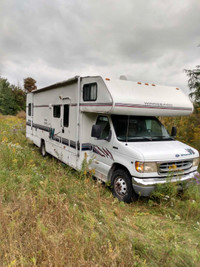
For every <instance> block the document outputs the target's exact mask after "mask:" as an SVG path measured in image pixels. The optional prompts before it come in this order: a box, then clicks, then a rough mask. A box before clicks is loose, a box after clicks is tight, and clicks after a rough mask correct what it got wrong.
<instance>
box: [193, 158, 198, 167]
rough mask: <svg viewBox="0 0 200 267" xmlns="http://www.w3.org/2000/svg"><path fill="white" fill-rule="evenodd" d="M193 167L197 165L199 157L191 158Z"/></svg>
mask: <svg viewBox="0 0 200 267" xmlns="http://www.w3.org/2000/svg"><path fill="white" fill-rule="evenodd" d="M192 165H193V167H198V166H199V158H195V159H193V164H192Z"/></svg>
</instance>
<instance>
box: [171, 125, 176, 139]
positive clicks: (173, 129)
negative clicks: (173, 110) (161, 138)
mask: <svg viewBox="0 0 200 267" xmlns="http://www.w3.org/2000/svg"><path fill="white" fill-rule="evenodd" d="M176 134H177V129H176V126H173V127H172V131H171V136H172V137H176Z"/></svg>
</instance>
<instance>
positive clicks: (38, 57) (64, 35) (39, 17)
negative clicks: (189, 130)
mask: <svg viewBox="0 0 200 267" xmlns="http://www.w3.org/2000/svg"><path fill="white" fill-rule="evenodd" d="M199 44H200V0H165V1H164V0H56V1H55V0H54V1H53V0H0V76H3V77H6V78H8V80H9V81H10V82H11V83H14V84H16V85H17V84H20V85H23V78H25V77H28V76H31V77H33V78H34V79H35V80H36V81H37V86H38V88H40V87H43V86H45V85H49V84H52V83H55V82H59V81H63V80H66V79H68V78H71V77H73V76H75V75H82V76H84V75H103V76H106V77H110V78H113V79H114V78H115V79H116V78H118V77H119V76H120V75H126V76H127V77H128V79H130V80H134V81H142V82H151V83H156V84H162V85H175V86H177V87H180V88H182V89H183V90H184V91H185V92H187V76H186V74H185V73H184V69H191V68H194V67H195V66H196V65H200V47H198V45H199Z"/></svg>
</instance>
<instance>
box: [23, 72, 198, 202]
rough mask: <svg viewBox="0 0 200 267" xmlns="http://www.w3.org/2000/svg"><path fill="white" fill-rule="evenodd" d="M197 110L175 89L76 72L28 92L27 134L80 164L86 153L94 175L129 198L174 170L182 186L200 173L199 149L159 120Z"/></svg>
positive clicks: (118, 194) (174, 177)
mask: <svg viewBox="0 0 200 267" xmlns="http://www.w3.org/2000/svg"><path fill="white" fill-rule="evenodd" d="M192 111H193V105H192V104H191V102H190V100H189V99H188V98H187V97H186V95H185V94H184V93H183V92H182V91H181V90H180V89H179V88H176V87H167V86H158V85H155V84H147V83H140V82H132V81H127V80H112V79H108V78H102V77H100V76H93V77H92V76H91V77H79V76H76V77H74V78H71V79H68V80H66V81H64V82H60V83H57V84H53V85H50V86H48V87H45V88H41V89H38V90H35V91H32V92H31V93H29V94H27V112H26V114H27V121H26V125H27V126H26V135H27V138H29V139H31V140H32V141H33V142H34V144H36V145H37V146H38V147H40V148H41V153H42V155H43V156H45V155H46V153H49V154H51V155H53V156H54V157H56V158H58V159H60V160H61V161H63V162H64V163H66V164H68V165H69V166H71V167H73V168H74V169H77V170H80V169H81V166H82V162H83V159H84V154H85V153H87V156H88V159H92V164H91V166H90V167H91V168H92V169H95V177H97V178H98V179H100V180H102V181H104V182H107V181H110V182H111V185H112V191H113V194H114V196H116V197H118V198H119V199H120V200H122V201H125V202H130V201H131V200H133V199H134V198H135V196H136V195H138V194H139V195H141V196H149V195H150V193H151V192H152V191H153V190H154V189H155V186H156V185H157V184H163V183H166V181H168V177H169V175H171V176H172V177H171V182H176V181H179V182H180V184H181V182H182V181H186V180H191V179H193V178H194V176H195V175H196V174H197V168H198V164H199V153H198V151H197V150H195V149H194V148H192V147H190V146H188V145H186V144H184V143H181V142H179V141H177V140H175V135H176V133H175V132H176V128H175V127H174V128H173V129H172V134H171V135H169V133H168V132H167V130H166V129H165V128H164V126H163V125H162V124H161V123H160V122H159V120H158V119H157V117H158V116H183V115H189V114H191V113H192ZM172 170H173V174H172Z"/></svg>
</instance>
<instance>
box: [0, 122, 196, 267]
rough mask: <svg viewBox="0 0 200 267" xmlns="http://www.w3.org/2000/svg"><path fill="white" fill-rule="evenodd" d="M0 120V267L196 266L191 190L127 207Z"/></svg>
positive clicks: (193, 195) (20, 124)
mask: <svg viewBox="0 0 200 267" xmlns="http://www.w3.org/2000/svg"><path fill="white" fill-rule="evenodd" d="M24 134H25V132H24V121H23V120H21V119H19V118H16V117H1V118H0V141H1V143H0V266H120V267H121V266H167V267H168V266H199V265H200V247H199V240H200V194H199V188H198V187H197V186H192V187H191V188H190V190H188V191H187V192H185V194H183V195H182V196H175V195H172V194H171V195H170V196H169V198H168V200H164V197H165V196H164V195H163V198H162V197H161V198H160V199H159V200H156V199H140V200H139V201H138V202H136V203H132V204H130V205H128V204H125V203H120V202H119V201H118V200H117V199H114V198H113V196H112V194H111V192H110V190H109V188H107V187H106V186H103V185H101V184H100V183H98V182H96V181H93V180H92V179H91V177H87V176H86V175H82V174H80V173H77V172H75V171H73V170H72V169H70V168H68V167H67V166H64V165H63V164H62V163H60V162H58V161H57V160H55V159H54V158H51V157H47V158H46V159H44V158H42V157H41V156H40V154H39V152H38V149H37V148H36V147H34V146H33V145H31V144H29V143H28V142H27V141H26V139H25V136H24Z"/></svg>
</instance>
